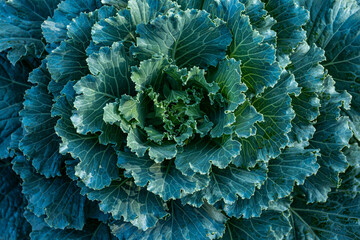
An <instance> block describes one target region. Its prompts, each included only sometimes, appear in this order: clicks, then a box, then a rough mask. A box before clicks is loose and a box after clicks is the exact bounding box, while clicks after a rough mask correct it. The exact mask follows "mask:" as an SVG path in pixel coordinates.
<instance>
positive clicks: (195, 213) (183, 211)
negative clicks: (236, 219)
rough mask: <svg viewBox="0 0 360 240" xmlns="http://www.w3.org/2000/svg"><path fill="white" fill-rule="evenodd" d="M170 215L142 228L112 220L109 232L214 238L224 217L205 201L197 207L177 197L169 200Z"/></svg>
mask: <svg viewBox="0 0 360 240" xmlns="http://www.w3.org/2000/svg"><path fill="white" fill-rule="evenodd" d="M169 212H171V215H170V216H169V217H167V218H165V219H162V220H160V221H159V222H158V223H157V224H156V225H155V227H153V228H151V229H149V230H147V231H145V232H142V231H141V230H136V229H134V228H131V226H129V225H128V224H123V223H122V224H121V223H120V224H114V225H112V226H111V229H112V233H113V234H114V235H115V236H116V237H117V238H119V239H125V238H126V239H128V240H145V239H169V240H175V239H194V240H203V239H208V238H210V239H215V238H218V237H221V236H222V235H223V232H224V231H225V226H224V224H225V221H226V217H225V216H224V215H223V214H222V213H220V212H219V211H218V210H216V209H215V208H214V207H213V206H211V205H208V204H205V205H204V206H202V207H201V208H193V207H191V206H188V205H185V206H183V205H182V204H181V203H180V202H178V201H171V202H170V203H169Z"/></svg>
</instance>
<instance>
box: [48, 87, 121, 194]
mask: <svg viewBox="0 0 360 240" xmlns="http://www.w3.org/2000/svg"><path fill="white" fill-rule="evenodd" d="M63 94H64V95H65V96H62V97H60V98H59V99H58V100H57V102H56V103H55V104H54V107H53V110H52V114H53V116H60V117H61V119H59V120H58V122H57V124H56V126H55V131H56V133H57V134H58V135H59V136H60V137H61V140H62V143H61V145H60V152H61V153H64V154H66V153H70V154H71V155H72V156H73V157H74V158H79V159H80V163H79V164H78V165H77V166H76V167H75V174H76V176H78V177H79V178H80V179H81V180H82V181H83V182H84V183H85V185H86V186H87V187H90V188H93V189H102V188H104V187H105V186H109V185H110V183H111V180H112V179H118V178H119V173H118V169H117V167H116V161H117V157H116V153H115V150H114V149H113V148H112V147H111V146H110V145H108V146H103V145H101V144H100V143H99V140H98V136H96V135H81V134H78V133H77V132H76V129H75V128H74V126H73V124H72V122H71V120H70V117H71V115H72V110H73V101H74V95H75V92H74V90H73V83H72V82H69V83H68V84H67V85H66V86H65V87H64V90H63Z"/></svg>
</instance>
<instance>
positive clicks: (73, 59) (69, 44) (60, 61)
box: [47, 7, 114, 86]
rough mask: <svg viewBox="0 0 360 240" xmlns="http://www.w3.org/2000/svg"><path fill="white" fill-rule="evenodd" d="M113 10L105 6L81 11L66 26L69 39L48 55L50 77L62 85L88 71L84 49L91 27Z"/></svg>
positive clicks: (88, 40) (88, 41)
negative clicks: (86, 11) (87, 11)
mask: <svg viewBox="0 0 360 240" xmlns="http://www.w3.org/2000/svg"><path fill="white" fill-rule="evenodd" d="M113 14H114V12H113V11H112V10H111V9H108V8H107V7H104V8H101V9H99V10H97V11H95V12H93V13H88V14H84V13H81V14H80V15H79V17H77V18H76V19H74V21H72V23H70V25H69V27H68V32H67V34H68V37H69V39H67V40H65V41H62V42H61V44H60V46H59V47H57V48H56V49H55V50H53V51H52V52H51V53H50V54H49V55H48V56H47V60H48V69H49V72H50V74H51V77H52V78H53V79H54V80H55V81H56V82H58V83H60V84H61V85H62V86H65V85H66V83H67V82H68V81H72V80H79V79H80V78H81V77H83V76H85V75H86V74H88V73H89V69H88V66H87V62H86V59H87V54H86V49H87V47H88V46H89V44H90V40H91V28H92V26H93V25H94V23H95V22H96V21H98V20H100V19H102V18H106V17H109V16H112V15H113Z"/></svg>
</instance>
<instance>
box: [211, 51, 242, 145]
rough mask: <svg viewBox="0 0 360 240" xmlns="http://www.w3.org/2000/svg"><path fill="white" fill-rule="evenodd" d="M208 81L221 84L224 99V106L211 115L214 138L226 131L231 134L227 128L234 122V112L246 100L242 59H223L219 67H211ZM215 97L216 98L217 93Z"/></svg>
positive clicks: (220, 91)
mask: <svg viewBox="0 0 360 240" xmlns="http://www.w3.org/2000/svg"><path fill="white" fill-rule="evenodd" d="M207 81H208V82H211V83H216V84H217V85H218V86H219V88H220V89H219V93H220V94H221V96H222V98H223V101H224V103H223V104H222V105H223V106H222V107H221V108H220V109H219V110H215V111H216V112H215V113H212V114H210V116H209V117H210V119H211V121H212V122H213V123H214V127H213V129H212V130H211V132H210V134H211V136H212V137H214V138H216V137H220V136H221V135H223V134H224V132H225V133H227V134H230V133H231V132H230V131H229V130H226V128H228V127H229V126H230V125H231V124H232V123H234V121H235V116H234V114H233V112H234V111H235V109H236V108H237V107H238V106H239V105H240V104H242V103H243V102H244V101H245V94H244V92H245V91H246V90H247V87H246V86H245V85H244V84H243V83H242V82H241V70H240V61H235V60H234V59H232V58H231V59H225V60H223V61H221V62H220V63H219V65H218V66H217V68H214V69H213V68H211V69H209V72H208V73H207ZM213 96H214V95H213ZM214 97H215V98H216V95H215V96H214Z"/></svg>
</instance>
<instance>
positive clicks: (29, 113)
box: [20, 62, 65, 177]
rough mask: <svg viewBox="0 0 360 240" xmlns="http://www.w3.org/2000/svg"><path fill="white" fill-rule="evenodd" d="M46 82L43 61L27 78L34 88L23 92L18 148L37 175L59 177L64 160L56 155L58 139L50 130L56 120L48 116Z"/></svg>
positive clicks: (49, 95) (48, 79)
mask: <svg viewBox="0 0 360 240" xmlns="http://www.w3.org/2000/svg"><path fill="white" fill-rule="evenodd" d="M50 79H51V78H50V74H49V72H48V71H47V70H46V62H43V64H42V65H41V66H40V67H39V68H37V69H35V70H34V71H33V72H32V73H31V74H30V76H29V81H30V82H31V83H34V84H36V86H34V87H32V88H31V89H29V90H27V91H26V94H25V97H24V98H25V102H24V103H23V104H24V110H22V111H21V113H20V116H21V117H22V124H23V127H24V129H25V132H24V137H23V138H22V140H21V142H20V149H21V151H23V153H24V155H25V156H26V157H28V158H29V159H31V160H32V165H33V166H34V167H35V169H36V170H37V172H38V173H40V174H43V175H45V176H46V177H54V176H60V175H61V172H60V170H61V167H62V166H61V165H62V164H63V163H64V160H65V159H64V158H65V157H64V156H63V155H61V154H60V153H59V144H60V138H59V137H58V136H57V135H56V133H55V129H54V127H55V124H56V121H57V118H53V117H52V116H51V108H52V104H53V96H52V95H51V94H50V93H49V92H48V84H49V82H50Z"/></svg>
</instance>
